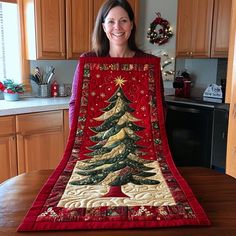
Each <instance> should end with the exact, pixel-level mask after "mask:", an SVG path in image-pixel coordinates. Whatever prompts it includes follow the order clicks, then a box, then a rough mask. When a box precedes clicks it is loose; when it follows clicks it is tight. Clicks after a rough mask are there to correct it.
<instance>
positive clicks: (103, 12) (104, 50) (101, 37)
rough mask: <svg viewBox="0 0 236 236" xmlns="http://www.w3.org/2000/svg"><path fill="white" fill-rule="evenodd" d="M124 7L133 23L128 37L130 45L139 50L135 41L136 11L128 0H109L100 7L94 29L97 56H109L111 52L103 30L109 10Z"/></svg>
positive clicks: (132, 48) (94, 48)
mask: <svg viewBox="0 0 236 236" xmlns="http://www.w3.org/2000/svg"><path fill="white" fill-rule="evenodd" d="M117 6H119V7H122V8H123V9H124V10H125V11H126V12H127V14H128V16H129V19H130V21H131V22H132V23H133V28H132V30H131V34H130V37H129V39H128V46H129V48H130V49H131V50H132V51H137V50H139V49H138V47H137V45H136V42H135V33H136V25H135V22H134V12H133V9H132V7H131V6H130V4H129V2H128V1H127V0H107V1H106V2H105V3H104V4H103V5H102V6H101V8H100V10H99V12H98V15H97V18H96V22H95V26H94V31H93V39H92V43H93V50H94V51H95V53H96V54H97V56H107V55H108V54H109V49H110V45H109V40H108V38H107V36H106V33H105V32H104V30H103V27H102V23H104V21H105V18H106V16H107V15H108V13H109V11H110V10H111V9H112V8H114V7H117Z"/></svg>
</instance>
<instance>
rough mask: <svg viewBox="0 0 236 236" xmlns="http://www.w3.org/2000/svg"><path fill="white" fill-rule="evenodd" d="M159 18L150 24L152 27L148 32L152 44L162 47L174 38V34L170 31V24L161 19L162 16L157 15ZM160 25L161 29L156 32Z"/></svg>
mask: <svg viewBox="0 0 236 236" xmlns="http://www.w3.org/2000/svg"><path fill="white" fill-rule="evenodd" d="M156 15H157V18H156V19H155V20H154V21H153V22H152V23H151V24H150V27H149V29H148V32H147V38H148V39H149V42H150V43H152V44H158V45H162V44H165V43H167V42H168V41H169V39H170V38H171V37H172V36H173V33H172V31H171V29H170V25H169V22H168V21H167V20H165V19H162V18H161V14H160V13H159V12H158V13H156ZM158 25H160V26H161V28H160V29H159V30H156V27H157V26H158Z"/></svg>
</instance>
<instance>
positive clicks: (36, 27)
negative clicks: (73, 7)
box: [24, 0, 65, 59]
mask: <svg viewBox="0 0 236 236" xmlns="http://www.w3.org/2000/svg"><path fill="white" fill-rule="evenodd" d="M24 17H25V20H24V22H25V34H26V45H27V49H26V51H27V53H26V54H27V57H28V59H65V2H64V0H25V1H24Z"/></svg>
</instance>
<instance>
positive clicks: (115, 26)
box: [103, 6, 133, 46]
mask: <svg viewBox="0 0 236 236" xmlns="http://www.w3.org/2000/svg"><path fill="white" fill-rule="evenodd" d="M132 28H133V23H132V22H131V21H130V19H129V16H128V14H127V12H126V11H125V10H124V9H123V8H122V7H119V6H117V7H114V8H112V9H111V10H110V11H109V13H108V15H107V16H106V18H105V21H104V23H103V29H104V31H105V33H106V35H107V38H108V39H109V41H110V46H126V45H127V43H128V39H129V36H130V34H131V30H132Z"/></svg>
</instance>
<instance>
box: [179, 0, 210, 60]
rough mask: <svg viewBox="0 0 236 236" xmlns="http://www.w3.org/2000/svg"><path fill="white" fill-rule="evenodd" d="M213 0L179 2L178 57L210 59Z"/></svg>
mask: <svg viewBox="0 0 236 236" xmlns="http://www.w3.org/2000/svg"><path fill="white" fill-rule="evenodd" d="M212 17H213V0H204V1H203V0H179V2H178V25H177V43H176V56H178V57H194V58H207V57H210V45H211V27H212Z"/></svg>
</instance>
